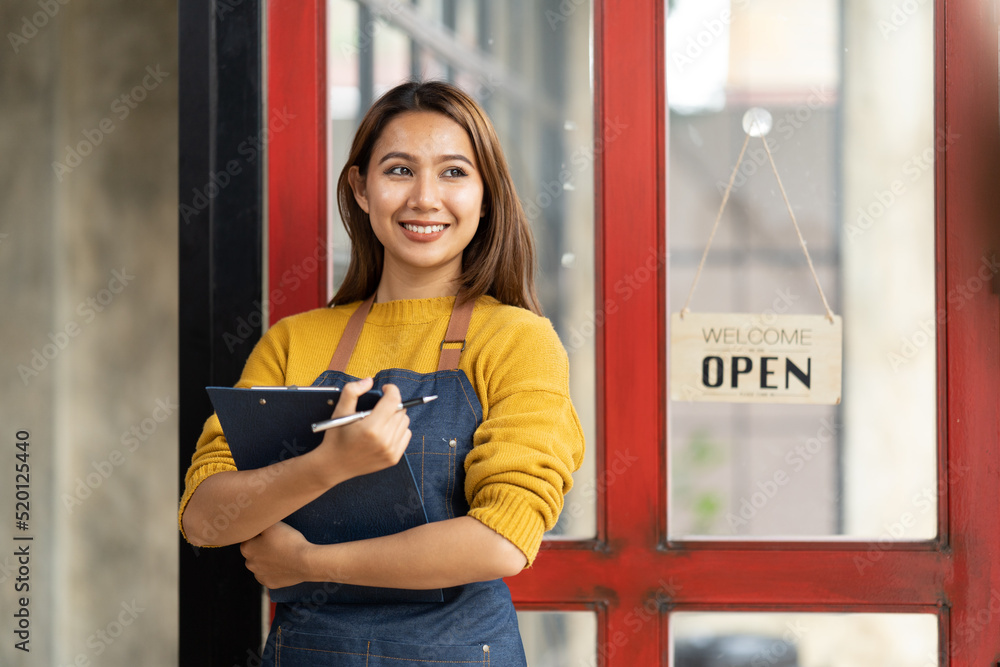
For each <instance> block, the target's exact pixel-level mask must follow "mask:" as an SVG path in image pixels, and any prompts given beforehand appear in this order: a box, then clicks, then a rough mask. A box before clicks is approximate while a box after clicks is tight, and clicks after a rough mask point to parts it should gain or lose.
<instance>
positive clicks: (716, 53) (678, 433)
mask: <svg viewBox="0 0 1000 667" xmlns="http://www.w3.org/2000/svg"><path fill="white" fill-rule="evenodd" d="M893 7H894V6H893V4H892V2H891V0H864V1H862V2H856V3H839V2H836V0H821V1H819V2H810V3H801V2H793V1H792V0H766V1H760V2H756V1H755V2H753V3H751V2H747V1H745V0H732V1H731V2H730V1H729V0H712V1H711V2H702V1H701V0H699V1H697V2H696V1H695V0H676V1H675V2H671V3H670V10H669V14H668V18H667V49H666V51H667V53H666V61H667V64H666V72H667V102H668V106H669V168H668V174H669V183H668V189H669V196H668V243H669V248H670V267H669V277H668V291H669V303H670V306H669V311H670V312H672V313H673V312H677V311H679V310H680V309H681V307H682V306H683V305H684V303H685V301H686V299H687V298H688V295H689V292H690V290H691V288H692V283H693V282H694V280H695V275H696V272H697V269H698V266H699V262H700V261H701V258H702V254H703V250H704V249H705V246H706V243H707V242H708V239H709V232H710V230H711V228H712V223H713V222H714V220H715V218H716V215H717V213H718V211H719V208H720V204H721V202H722V199H723V196H724V194H725V193H726V191H727V186H728V183H729V181H730V177H731V175H732V177H733V178H732V186H731V188H728V189H729V190H730V194H729V199H728V201H727V204H726V207H725V210H724V213H723V216H722V218H721V221H720V224H719V230H718V234H717V236H716V237H715V239H714V241H713V243H712V246H711V251H710V253H709V254H708V256H707V260H706V262H705V265H704V270H703V272H702V274H701V277H700V280H699V281H698V283H697V288H696V289H695V290H694V292H693V296H692V300H691V311H692V312H695V313H757V314H762V315H763V317H765V318H766V317H769V316H773V315H781V314H822V313H823V312H824V309H823V302H822V300H821V298H820V294H819V292H818V291H817V288H816V285H815V282H814V279H813V277H812V275H811V274H810V270H809V266H808V264H807V262H806V259H805V257H804V255H803V251H802V248H801V247H800V244H799V242H798V239H797V237H796V234H795V230H794V227H793V225H792V222H791V220H790V217H789V214H788V211H787V208H786V204H785V202H784V201H783V197H782V192H781V189H780V188H779V184H778V181H777V180H776V178H775V175H774V173H773V171H772V166H771V163H770V159H769V158H768V154H767V151H766V150H765V147H764V146H763V144H762V141H761V139H758V138H753V139H751V140H750V142H749V144H747V147H746V153H745V155H744V156H743V158H742V161H741V162H740V163H739V164H740V166H739V168H738V169H737V170H736V171H735V173H733V170H734V167H735V166H736V164H737V160H738V156H739V154H740V151H741V147H742V146H743V143H744V139H745V137H746V134H745V132H744V129H743V127H744V126H743V118H744V114H746V112H747V110H748V109H750V108H753V107H762V108H764V109H766V110H767V111H768V112H769V113H770V116H771V129H770V132H769V133H768V134H767V135H766V140H767V142H768V148H770V152H771V153H772V154H773V160H774V163H775V168H776V170H777V172H778V174H779V175H780V178H781V183H782V184H783V186H784V190H785V191H786V192H787V195H788V199H789V204H790V206H791V207H792V210H793V211H794V212H795V216H796V219H797V221H798V223H799V225H800V227H801V230H802V235H803V237H804V239H805V241H806V243H807V248H808V251H809V253H810V255H811V258H812V262H813V263H814V265H815V268H816V277H817V278H818V281H819V283H820V284H821V286H822V288H823V291H824V293H825V296H826V299H827V300H828V301H829V303H830V306H831V308H832V309H833V311H834V312H835V313H836V314H838V315H840V316H842V317H843V332H844V341H843V355H844V356H843V375H842V377H843V386H842V403H841V404H839V405H787V404H785V405H780V404H760V403H708V402H701V403H699V402H687V401H673V402H671V405H670V408H671V414H670V420H669V421H670V426H669V429H670V432H669V435H670V438H669V442H670V455H669V456H670V459H669V460H670V495H669V499H670V500H669V503H668V505H669V510H670V514H669V516H670V529H669V532H670V536H671V537H672V538H690V537H693V536H711V537H720V538H721V537H726V538H771V539H774V538H782V537H791V538H816V537H822V538H837V537H842V538H855V539H864V540H872V541H880V540H926V539H931V538H933V537H934V536H935V535H936V534H937V526H938V520H937V514H936V506H937V493H938V488H937V482H936V479H937V478H936V460H937V454H936V452H937V449H936V444H937V443H936V437H935V435H936V432H937V430H936V414H937V403H936V398H935V397H936V389H937V379H936V363H937V358H936V350H937V346H936V342H935V341H936V326H937V319H938V315H939V313H941V314H943V312H944V311H943V309H939V310H936V306H935V279H934V276H935V256H934V210H935V209H934V176H933V172H934V164H935V158H936V156H939V155H940V154H941V152H942V151H944V150H945V149H946V148H947V146H948V141H949V140H948V138H947V137H935V136H934V116H933V112H934V96H933V91H934V88H933V81H934V76H933V74H934V60H933V56H934V36H933V5H932V4H931V3H924V4H921V5H919V6H917V5H914V7H915V11H914V12H912V13H910V14H908V15H907V20H906V21H905V22H902V23H901V24H900V25H896V24H895V23H892V22H891V21H889V17H890V15H891V13H892V11H893ZM878 17H884V18H885V20H881V21H880V20H878ZM886 26H889V28H886ZM765 321H767V320H766V319H765ZM706 381H708V380H706ZM740 381H746V382H749V381H755V378H753V377H750V375H749V374H748V375H747V377H746V378H743V379H741V380H740Z"/></svg>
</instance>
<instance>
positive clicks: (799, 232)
mask: <svg viewBox="0 0 1000 667" xmlns="http://www.w3.org/2000/svg"><path fill="white" fill-rule="evenodd" d="M750 111H755V112H756V114H755V115H753V116H751V115H750ZM750 111H748V112H747V116H751V118H752V120H751V124H752V127H751V128H750V129H749V130H747V133H746V139H744V140H743V147H742V148H741V149H740V155H739V157H738V158H737V159H736V166H735V167H733V173H732V174H731V175H730V176H729V184H728V185H726V192H725V193H724V194H723V195H722V203H721V204H720V205H719V212H718V214H717V215H716V216H715V223H714V224H713V225H712V233H711V234H709V236H708V243H707V244H706V245H705V252H703V253H702V255H701V262H699V263H698V270H697V271H696V272H695V274H694V280H693V281H692V282H691V290H690V291H689V292H688V296H687V300H686V301H685V302H684V307H683V308H681V312H680V316H681V318H682V319H683V318H684V316H685V315H686V314H687V313H689V312H691V311H690V308H689V306H690V305H691V298H692V297H693V296H694V289H695V287H696V286H697V285H698V279H699V278H700V277H701V271H702V269H703V268H705V260H706V259H708V251H709V249H710V248H711V247H712V241H713V240H714V239H715V232H716V231H717V230H718V229H719V221H720V220H722V213H723V211H725V210H726V204H727V203H728V202H729V195H730V194H731V193H732V191H733V183H735V182H736V174H737V172H738V171H739V168H740V164H742V163H743V157H744V156H745V155H746V151H747V145H749V143H750V137H751V136H752V132H753V131H756V132H758V134H757V136H758V137H760V141H761V143H762V144H764V150H765V151H766V152H767V159H768V161H769V162H770V164H771V171H773V172H774V178H775V179H777V181H778V189H779V190H780V191H781V197H782V199H784V200H785V207H786V208H787V209H788V216H789V217H790V218H791V219H792V225H793V226H794V227H795V233H796V235H797V236H798V237H799V245H801V246H802V252H803V253H804V254H805V256H806V262H807V263H808V264H809V271H810V272H811V273H812V277H813V281H814V282H815V283H816V289H817V290H819V296H820V298H821V299H822V300H823V308H825V309H826V319H828V320H829V321H830V322H831V323H832V322H833V321H834V320H833V311H832V310H831V309H830V304H829V303H827V300H826V294H824V293H823V286H822V285H820V282H819V276H818V275H816V268H815V267H814V266H813V262H812V258H811V257H810V256H809V249H808V248H807V247H806V241H805V239H804V238H803V237H802V230H801V229H799V223H798V221H797V220H796V219H795V213H794V211H792V203H791V202H790V201H789V200H788V195H787V194H786V193H785V186H784V185H782V183H781V176H779V175H778V167H777V165H775V163H774V156H773V155H771V148H770V146H768V145H767V140H766V139H765V138H764V137H765V135H766V134H767V131H768V130H770V114H768V113H767V112H766V111H764V110H763V109H751V110H750ZM761 112H763V114H766V120H767V123H766V125H767V129H763V128H761V127H760V126H759V125H758V115H757V114H761ZM744 128H746V122H745V121H744Z"/></svg>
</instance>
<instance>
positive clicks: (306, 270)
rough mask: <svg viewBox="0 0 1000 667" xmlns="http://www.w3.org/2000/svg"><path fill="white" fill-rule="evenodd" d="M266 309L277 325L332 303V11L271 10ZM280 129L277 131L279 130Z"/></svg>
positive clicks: (308, 2) (302, 0)
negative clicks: (329, 136)
mask: <svg viewBox="0 0 1000 667" xmlns="http://www.w3.org/2000/svg"><path fill="white" fill-rule="evenodd" d="M266 23H267V26H266V30H267V45H266V48H267V95H266V97H267V118H268V119H274V118H279V117H287V118H288V121H287V122H286V123H284V125H285V127H284V128H283V129H281V130H280V131H274V132H270V134H269V135H268V141H267V179H268V206H267V215H268V251H267V252H268V256H267V264H268V290H267V294H268V307H269V312H270V317H269V319H270V322H271V323H272V324H273V323H274V322H277V321H278V320H279V319H281V318H282V317H285V316H286V315H291V314H293V313H297V312H301V311H303V310H308V309H310V308H316V307H317V306H320V305H325V303H324V302H325V301H326V259H327V253H326V212H327V208H326V207H327V182H326V180H327V179H326V173H327V172H326V121H325V118H326V41H325V40H326V3H325V2H324V1H323V0H297V1H295V2H292V1H290V0H269V1H268V3H267V18H266ZM276 126H277V125H276Z"/></svg>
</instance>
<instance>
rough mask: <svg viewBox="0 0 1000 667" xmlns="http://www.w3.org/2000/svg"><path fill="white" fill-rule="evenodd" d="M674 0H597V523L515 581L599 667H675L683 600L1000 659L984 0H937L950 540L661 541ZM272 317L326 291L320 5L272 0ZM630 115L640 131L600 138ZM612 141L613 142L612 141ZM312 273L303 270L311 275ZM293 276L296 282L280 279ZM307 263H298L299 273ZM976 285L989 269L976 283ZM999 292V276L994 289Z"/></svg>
mask: <svg viewBox="0 0 1000 667" xmlns="http://www.w3.org/2000/svg"><path fill="white" fill-rule="evenodd" d="M663 4H664V3H662V2H657V1H654V0H629V1H626V0H603V1H601V0H595V10H594V17H595V18H594V20H595V26H594V34H595V68H594V71H595V82H596V92H595V109H596V114H595V117H596V118H597V121H596V123H597V128H598V131H597V133H596V135H597V138H598V141H599V144H598V146H596V147H595V148H597V150H596V153H597V155H598V161H597V165H596V167H597V168H596V170H595V173H596V190H597V206H596V210H597V212H598V220H597V226H596V227H597V237H596V239H595V244H596V264H597V268H598V272H599V275H600V278H599V282H598V284H597V286H596V293H597V307H598V308H599V309H600V311H601V312H603V313H604V315H605V322H606V324H605V326H604V328H603V329H602V330H600V331H599V332H598V346H597V357H598V358H597V362H598V364H597V367H598V387H599V388H600V390H599V392H598V399H597V409H598V414H599V419H598V442H597V443H589V445H590V448H589V455H593V456H596V457H597V463H598V465H597V470H598V480H599V482H600V484H599V488H602V489H605V491H604V492H603V493H601V494H600V496H599V498H598V501H597V511H598V535H597V538H596V539H595V540H588V541H573V542H546V543H545V544H544V545H543V552H542V553H541V554H540V555H539V558H538V560H537V561H536V563H535V565H534V566H533V567H532V568H531V569H529V570H527V571H525V572H524V573H522V574H520V575H518V576H517V577H514V578H512V579H510V580H509V582H508V583H509V584H510V586H511V590H512V593H513V596H514V599H515V601H516V603H517V604H518V606H519V608H523V609H567V610H593V611H595V612H596V613H597V616H598V637H597V638H596V641H597V642H598V653H599V656H600V658H601V660H600V664H601V665H605V666H606V667H618V666H619V665H629V666H632V665H656V664H667V652H668V647H669V614H668V612H667V610H668V609H673V610H692V611H693V610H700V611H703V610H720V611H733V610H754V611H760V610H772V609H773V610H786V611H787V610H796V611H843V612H848V611H852V612H861V611H869V612H871V611H884V612H902V611H908V612H921V613H937V614H938V615H939V616H940V618H941V619H942V623H941V646H942V649H943V651H944V652H945V653H946V654H947V655H948V656H949V662H948V664H950V665H953V666H957V667H965V666H969V667H972V666H973V665H976V666H978V667H982V666H984V665H992V664H995V663H996V661H997V659H998V655H1000V567H997V566H994V563H997V562H1000V559H998V557H1000V512H998V511H997V510H996V508H995V507H994V504H995V500H994V499H995V498H996V497H997V492H998V481H1000V456H998V455H1000V451H998V450H1000V445H998V436H1000V410H998V406H997V397H998V396H1000V297H998V296H997V294H995V293H994V292H993V286H992V285H982V284H980V287H979V289H978V290H976V291H975V292H974V293H971V294H970V296H969V297H968V298H964V299H963V298H953V297H954V295H959V294H961V292H960V290H961V289H962V288H963V286H964V287H965V288H966V290H967V291H970V289H971V287H972V286H974V285H975V284H976V283H975V282H974V281H973V279H974V277H975V275H976V273H977V272H978V271H979V270H980V267H981V266H982V258H983V256H984V255H985V256H986V257H987V258H988V259H989V258H992V254H991V253H993V252H996V253H1000V225H998V223H997V220H1000V210H998V209H1000V202H998V198H997V197H996V196H995V195H994V194H993V193H994V192H995V191H996V185H995V184H996V179H997V174H1000V145H998V142H1000V139H998V132H997V128H998V108H997V99H998V91H997V76H998V72H997V52H996V47H997V42H996V40H997V32H996V24H995V22H994V19H995V17H993V16H992V6H988V3H975V2H973V3H961V5H960V4H959V3H955V2H950V3H947V4H946V3H945V0H937V2H936V12H937V14H936V16H937V17H938V23H937V25H938V29H937V35H936V40H937V42H936V43H937V54H936V65H935V67H936V73H937V79H938V81H937V91H938V94H937V107H936V119H937V120H936V123H937V127H938V129H939V130H950V131H951V132H952V133H957V134H958V135H960V137H961V138H960V139H959V140H956V141H955V142H954V143H953V144H952V145H951V146H950V147H949V148H948V150H947V151H946V152H945V153H943V154H939V155H938V164H937V172H936V178H937V202H936V210H937V217H938V249H937V259H938V278H939V286H938V304H939V307H941V308H946V309H947V310H946V311H945V312H946V315H947V317H946V320H945V322H944V323H943V325H942V326H941V327H940V330H939V337H938V354H939V376H940V377H939V385H940V401H939V403H940V411H939V414H940V416H941V420H940V421H941V423H940V425H939V432H940V436H941V437H940V442H941V446H942V449H941V455H940V464H941V465H940V467H941V471H942V472H941V479H942V481H943V485H942V491H943V492H942V493H941V495H940V497H939V503H940V511H939V515H940V518H939V525H940V528H941V537H940V538H939V539H938V540H935V541H931V542H926V543H918V544H894V545H892V546H891V548H882V547H880V546H878V545H872V544H867V543H830V542H825V543H824V542H815V543H800V542H795V543H787V542H786V543H756V542H754V543H749V542H721V541H718V542H671V543H668V542H667V541H666V537H665V536H666V485H667V479H668V475H667V462H666V443H665V442H664V439H665V433H666V428H665V419H666V413H665V411H666V407H667V401H666V395H667V394H666V378H665V354H666V313H665V310H664V309H665V303H666V299H665V294H666V290H665V276H666V270H665V266H664V264H663V262H662V261H660V258H662V257H664V256H665V253H664V243H665V241H664V239H665V194H664V193H665V187H664V184H665V183H666V174H665V170H666V161H665V155H664V152H665V141H666V135H665V119H666V109H665V103H664V99H663V90H664V72H663V67H662V63H663V41H662V40H663V27H664V25H663V24H664V16H663ZM268 12H269V13H268V31H267V34H268V39H269V54H268V63H269V79H268V85H269V102H268V107H269V117H270V114H271V113H275V112H276V111H279V110H282V109H288V110H290V111H291V112H292V113H293V114H295V118H294V119H293V122H291V123H290V124H289V125H288V128H287V129H286V130H284V131H282V132H280V133H274V134H273V135H272V136H271V137H270V144H269V150H270V155H269V163H268V175H269V179H270V183H269V208H268V212H269V217H270V220H269V223H270V233H269V243H270V248H269V256H268V261H269V276H270V281H271V283H270V286H271V294H272V297H273V296H274V290H275V289H278V290H281V295H282V296H284V297H285V301H284V302H283V303H282V304H276V303H275V304H272V310H271V315H272V317H271V320H272V321H274V320H275V319H277V317H280V316H282V315H284V314H289V313H291V312H296V311H299V310H305V309H307V308H313V307H316V306H318V305H322V303H323V302H324V301H325V296H326V295H325V287H324V284H325V280H324V276H325V269H324V268H321V267H319V266H318V265H317V267H316V269H315V270H314V271H313V272H310V271H308V270H307V266H308V265H307V264H306V262H307V258H308V257H310V256H312V257H314V258H315V257H316V255H317V254H318V255H322V253H317V244H320V247H322V244H325V220H326V208H325V207H326V206H327V205H328V204H327V199H326V198H327V191H326V188H327V185H326V164H325V125H324V123H323V120H322V119H323V117H324V115H323V106H324V105H323V99H324V95H325V85H324V78H325V74H324V69H323V57H322V53H323V48H324V47H323V27H324V20H323V3H322V2H321V1H320V0H308V1H307V2H292V1H291V0H270V2H269V3H268ZM610 123H614V124H615V126H616V127H622V126H624V130H622V131H616V132H615V133H614V139H613V140H612V139H611V138H610V137H611V136H612V135H604V134H603V131H602V130H603V128H606V127H608V126H609V124H610ZM606 137H607V140H605V138H606ZM296 269H297V270H296ZM283 278H284V280H283ZM293 278H298V279H299V280H298V282H297V283H296V282H295V281H294V280H293ZM970 281H973V282H970ZM995 284H996V285H997V290H998V291H1000V280H998V281H997V282H996V283H995Z"/></svg>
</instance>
